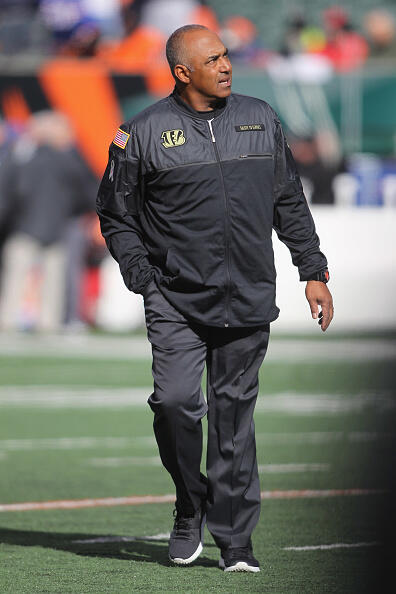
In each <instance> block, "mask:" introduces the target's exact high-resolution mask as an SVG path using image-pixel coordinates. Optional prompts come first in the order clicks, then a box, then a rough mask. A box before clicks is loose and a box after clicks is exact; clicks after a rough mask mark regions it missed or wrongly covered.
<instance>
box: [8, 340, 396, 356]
mask: <svg viewBox="0 0 396 594" xmlns="http://www.w3.org/2000/svg"><path fill="white" fill-rule="evenodd" d="M0 354H1V355H14V356H15V355H28V356H29V357H54V358H60V357H72V358H76V357H78V358H82V357H83V358H87V359H102V360H103V359H107V360H109V359H118V360H128V361H129V360H131V359H132V358H144V359H150V357H151V346H150V343H149V342H148V340H147V339H146V338H145V337H144V336H142V337H139V336H125V337H114V336H106V335H105V336H97V335H96V336H93V335H90V334H85V335H81V334H80V335H71V334H69V335H67V334H59V335H52V336H44V335H43V336H40V335H38V336H37V335H27V334H15V333H1V335H0ZM266 359H267V361H268V362H274V361H282V362H284V361H308V360H309V361H321V360H325V361H344V360H348V361H376V360H394V359H396V341H395V340H393V339H389V340H388V339H380V338H368V339H363V340H362V339H359V338H357V339H354V338H346V339H343V338H340V339H334V340H328V341H323V340H320V339H315V338H306V339H302V340H301V339H298V338H294V339H290V338H282V337H281V336H279V338H273V339H272V340H271V342H270V347H269V349H268V354H267V357H266Z"/></svg>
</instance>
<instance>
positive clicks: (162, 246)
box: [97, 25, 333, 572]
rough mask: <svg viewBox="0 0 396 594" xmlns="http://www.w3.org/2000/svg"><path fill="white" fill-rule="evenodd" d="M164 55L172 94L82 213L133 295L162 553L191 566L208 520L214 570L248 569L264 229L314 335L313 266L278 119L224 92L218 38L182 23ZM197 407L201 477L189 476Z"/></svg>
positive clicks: (267, 303) (225, 63) (323, 266)
mask: <svg viewBox="0 0 396 594" xmlns="http://www.w3.org/2000/svg"><path fill="white" fill-rule="evenodd" d="M166 51H167V58H168V61H169V65H170V68H171V71H172V74H173V76H174V78H175V82H176V84H175V89H174V91H173V93H172V94H171V95H170V96H169V97H167V98H165V99H162V100H161V101H159V102H157V103H155V104H154V105H152V106H151V107H149V108H147V109H145V110H144V111H143V112H141V113H139V114H138V115H137V116H135V117H134V118H132V119H131V120H130V121H128V122H126V123H125V124H123V125H122V126H121V127H120V129H119V130H118V131H117V133H116V135H115V138H114V141H113V142H112V144H111V145H110V154H109V162H108V165H107V168H106V171H105V173H104V176H103V180H102V182H101V185H100V189H99V193H98V201H97V211H98V214H99V217H100V221H101V228H102V233H103V236H104V237H105V239H106V243H107V246H108V248H109V250H110V252H111V254H112V255H113V256H114V258H115V259H116V260H117V261H118V263H119V265H120V270H121V273H122V275H123V278H124V281H125V284H126V286H127V287H128V288H129V289H130V290H131V291H134V292H135V293H142V294H143V296H144V304H145V315H146V325H147V333H148V338H149V340H150V342H151V345H152V354H153V377H154V391H153V393H152V394H151V396H150V398H149V400H148V402H149V405H150V407H151V408H152V410H153V412H154V431H155V436H156V439H157V443H158V448H159V452H160V456H161V460H162V463H163V465H164V466H165V468H166V469H167V471H168V472H169V473H170V475H171V477H172V479H173V481H174V483H175V488H176V517H175V521H174V526H173V531H172V533H171V537H170V542H169V557H170V559H171V561H173V562H174V563H176V564H178V565H187V564H189V563H191V562H192V561H194V560H195V559H196V558H197V557H198V555H199V554H200V553H201V551H202V544H203V539H202V534H203V527H204V524H205V522H207V526H208V529H209V531H210V532H211V534H212V535H213V538H214V540H215V542H216V544H217V546H218V547H219V548H220V550H221V556H220V567H222V568H223V569H224V570H225V571H251V572H257V571H259V563H258V561H257V560H256V559H255V558H254V556H253V549H252V542H251V534H252V532H253V529H254V527H255V526H256V524H257V521H258V518H259V513H260V485H259V479H258V471H257V461H256V446H255V435H254V422H253V411H254V406H255V402H256V398H257V392H258V372H259V368H260V365H261V363H262V361H263V359H264V356H265V353H266V350H267V345H268V339H269V330H270V322H273V321H274V320H275V319H276V318H277V317H278V314H279V310H278V308H277V306H276V304H275V276H276V272H275V267H274V257H273V250H272V240H271V233H272V229H273V228H274V229H275V231H276V232H277V234H278V237H279V238H280V240H281V241H283V242H284V243H285V244H286V245H287V247H288V248H289V250H290V253H291V257H292V261H293V264H294V265H295V266H297V267H298V271H299V275H300V280H301V281H307V284H306V289H305V291H306V297H307V300H308V302H309V306H310V309H311V313H312V317H313V318H318V321H319V323H320V324H321V328H322V330H326V329H327V327H328V326H329V324H330V322H331V319H332V316H333V305H332V298H331V294H330V292H329V290H328V288H327V286H326V283H327V281H328V278H329V276H328V271H327V261H326V258H325V256H324V255H323V254H322V253H321V251H320V249H319V239H318V236H317V235H316V232H315V226H314V223H313V220H312V216H311V214H310V211H309V208H308V206H307V203H306V200H305V197H304V194H303V190H302V186H301V182H300V179H299V176H298V173H297V171H296V167H295V164H294V161H293V157H292V155H291V152H290V149H289V147H288V145H287V142H286V140H285V137H284V134H283V130H282V127H281V124H280V122H279V119H278V117H277V114H276V113H275V112H274V111H273V109H272V108H271V107H270V106H269V105H268V104H267V103H266V102H265V101H261V100H259V99H255V98H252V97H247V96H244V95H238V94H232V93H231V74H232V68H231V64H230V60H229V57H228V53H227V49H226V48H225V47H224V45H223V43H222V42H221V40H220V39H219V38H218V37H217V35H215V34H214V33H212V32H211V31H209V30H208V29H207V28H205V27H202V26H199V25H188V26H185V27H182V28H180V29H178V30H176V31H175V32H174V33H173V34H172V35H171V36H170V38H169V40H168V42H167V48H166ZM319 306H320V307H319ZM319 309H321V311H319ZM205 364H206V366H207V401H205V398H204V396H203V393H202V391H201V379H202V374H203V371H204V367H205ZM205 414H207V416H208V448H207V477H205V476H204V475H203V474H201V473H200V464H201V454H202V427H201V419H202V417H204V415H205Z"/></svg>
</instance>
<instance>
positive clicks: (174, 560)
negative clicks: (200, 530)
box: [169, 542, 203, 565]
mask: <svg viewBox="0 0 396 594" xmlns="http://www.w3.org/2000/svg"><path fill="white" fill-rule="evenodd" d="M202 551H203V546H202V543H201V542H200V543H199V545H198V548H197V550H196V551H195V553H193V554H192V555H191V557H188V559H182V558H181V557H175V558H173V557H171V556H170V555H169V559H170V560H171V561H172V563H174V564H175V565H189V564H190V563H192V562H193V561H195V559H197V557H199V556H200V554H201V553H202Z"/></svg>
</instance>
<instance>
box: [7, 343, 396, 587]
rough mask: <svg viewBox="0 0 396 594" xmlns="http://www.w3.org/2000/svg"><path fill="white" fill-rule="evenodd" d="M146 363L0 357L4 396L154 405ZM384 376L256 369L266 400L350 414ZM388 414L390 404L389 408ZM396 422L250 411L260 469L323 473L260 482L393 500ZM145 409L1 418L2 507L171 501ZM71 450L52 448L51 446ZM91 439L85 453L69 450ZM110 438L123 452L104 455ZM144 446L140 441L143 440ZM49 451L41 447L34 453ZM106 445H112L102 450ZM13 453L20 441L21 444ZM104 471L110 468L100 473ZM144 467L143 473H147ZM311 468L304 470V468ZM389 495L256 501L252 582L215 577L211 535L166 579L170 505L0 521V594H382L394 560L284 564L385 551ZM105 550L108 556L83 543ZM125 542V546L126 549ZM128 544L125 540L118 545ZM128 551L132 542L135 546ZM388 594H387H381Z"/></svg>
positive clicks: (328, 369) (369, 416)
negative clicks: (301, 401)
mask: <svg viewBox="0 0 396 594" xmlns="http://www.w3.org/2000/svg"><path fill="white" fill-rule="evenodd" d="M150 366H151V365H150V361H148V360H146V359H133V360H131V361H122V360H110V359H109V360H106V359H105V360H100V361H97V360H95V359H94V358H92V359H84V360H79V359H77V358H75V359H74V358H64V359H62V358H61V357H54V358H52V357H46V356H42V357H39V356H31V357H28V356H23V357H18V356H17V355H13V356H1V357H0V385H1V386H3V387H7V386H20V389H21V391H22V392H23V393H29V392H28V390H29V387H30V386H34V385H36V386H39V385H47V386H53V387H54V388H56V387H57V386H62V387H65V389H70V391H73V390H76V389H77V388H78V390H79V391H80V390H82V396H81V397H82V398H83V397H84V393H85V392H86V393H88V392H89V390H90V389H91V388H92V387H94V386H97V387H101V388H109V399H111V396H112V389H113V390H117V389H118V388H127V387H135V388H136V387H140V388H145V389H147V394H149V393H150V383H151V371H150ZM393 368H394V364H393V363H392V362H386V361H382V362H381V361H380V362H375V363H374V362H364V363H359V362H356V361H354V362H352V361H344V362H341V363H336V362H326V361H324V362H323V363H322V364H317V363H316V364H313V363H310V362H309V361H307V362H305V363H303V364H301V363H300V364H298V365H297V364H293V363H287V364H282V363H276V362H274V363H265V364H264V365H263V368H262V371H261V391H262V394H263V396H261V398H264V399H266V398H267V399H271V398H272V396H271V395H272V394H276V393H283V392H288V393H291V394H292V395H293V394H296V395H297V396H298V395H299V394H300V395H303V394H308V395H309V394H311V395H313V401H314V400H315V395H316V394H328V395H329V397H330V401H331V395H332V394H334V398H335V397H336V395H337V397H342V399H343V401H345V403H348V402H352V401H353V400H354V399H356V398H358V397H359V395H360V394H361V393H366V392H371V393H374V394H378V399H379V401H380V398H381V397H382V395H383V394H387V395H388V396H389V394H390V393H391V391H392V389H393V379H394V378H393ZM391 402H392V401H391ZM393 412H394V408H392V407H391V408H389V406H388V407H383V406H380V405H377V404H376V398H374V400H373V402H372V403H371V404H367V405H365V406H362V407H357V408H353V407H346V408H345V410H341V409H337V410H335V411H332V410H331V408H325V409H323V410H322V411H319V412H313V411H312V410H306V411H305V412H302V411H300V412H299V414H296V412H295V411H293V410H292V409H290V410H289V409H287V408H285V409H284V410H280V409H277V408H276V407H275V408H273V409H267V410H262V409H260V408H258V409H257V411H256V433H257V450H258V462H259V465H263V466H267V465H271V464H276V465H280V464H308V465H309V464H322V465H325V466H324V467H323V468H324V469H323V470H316V471H311V470H309V469H307V470H306V471H304V472H297V471H296V472H286V471H285V472H263V473H262V474H261V485H262V489H265V490H290V489H347V488H371V489H388V488H390V487H391V486H392V485H391V479H392V473H391V471H392V470H393V466H394V465H393V457H394V448H393V445H394V443H393V436H394V420H395V419H394V414H393ZM151 436H152V413H151V411H150V410H149V408H148V407H147V406H143V405H135V406H127V407H124V408H123V407H121V406H118V407H114V408H112V407H111V406H110V407H106V408H104V407H101V406H97V407H94V406H91V407H86V408H80V407H75V408H73V407H71V406H70V407H69V406H66V405H65V406H63V407H61V408H53V407H46V406H45V404H42V405H40V406H28V405H27V406H25V405H23V406H22V405H18V406H15V405H13V404H12V403H11V404H8V405H7V406H6V405H4V406H3V407H2V409H1V415H0V473H1V477H2V480H1V481H0V501H1V502H2V503H11V502H23V501H47V500H56V499H66V498H70V499H82V498H85V497H110V496H115V497H117V496H124V495H132V494H136V495H138V494H142V495H144V494H148V493H151V494H164V493H172V483H171V481H170V479H169V477H168V476H167V474H166V472H165V471H164V470H163V469H162V467H161V466H160V465H155V461H154V463H153V462H152V461H153V458H155V457H156V456H157V450H156V446H155V444H154V443H153V442H152V440H151V439H150V437H151ZM66 437H67V438H70V440H69V445H67V446H65V445H63V447H62V445H61V442H59V441H58V440H59V439H60V438H66ZM82 437H86V438H92V440H91V441H87V442H86V444H85V446H84V445H81V443H79V442H78V441H73V439H77V438H82ZM108 438H118V439H119V441H114V442H109V441H108ZM142 438H143V439H142ZM43 439H44V440H53V441H42V440H43ZM106 439H107V441H106ZM22 440H29V441H28V442H27V441H22ZM109 460H110V462H109ZM145 461H147V463H146V462H145ZM307 468H308V467H307ZM391 513H392V499H391V498H390V496H389V495H388V494H386V493H385V494H376V495H370V496H365V495H362V496H354V497H352V496H349V497H328V498H316V499H269V500H264V501H263V505H262V514H261V518H260V522H259V525H258V527H257V529H256V530H255V532H254V536H253V541H254V549H255V553H256V556H257V557H258V558H259V559H260V561H261V564H262V571H261V572H260V574H257V575H244V574H232V575H227V574H224V573H223V572H221V571H220V570H219V569H218V567H217V563H218V556H219V555H218V550H217V548H216V547H215V545H214V543H213V540H212V539H211V537H210V535H209V534H208V533H207V535H206V536H207V538H206V544H205V548H204V552H203V554H202V555H201V557H200V558H199V559H198V560H197V562H196V563H195V564H194V565H193V566H191V567H186V568H177V567H170V566H169V563H168V559H167V541H166V538H162V539H159V540H150V539H149V538H147V537H150V536H153V535H158V534H164V533H167V532H169V530H170V528H171V518H172V505H170V504H156V505H139V506H124V507H123V506H120V507H113V508H105V507H103V508H95V509H76V510H46V511H29V512H0V558H1V569H0V592H1V593H7V594H8V593H9V594H25V593H26V594H33V593H47V592H48V593H51V594H52V593H62V594H68V593H73V594H86V593H90V592H94V593H96V594H101V593H106V594H107V593H109V594H110V593H111V594H119V593H124V592H125V593H127V592H128V593H129V592H183V593H184V592H186V593H189V592H192V593H193V592H194V593H195V592H197V593H200V592H202V593H204V592H205V593H206V592H223V593H234V592H239V591H240V592H271V593H276V594H278V593H279V594H283V593H287V594H289V593H290V594H294V593H295V594H301V593H304V594H305V593H309V594H310V593H348V594H353V593H355V592H356V593H359V594H360V593H366V592H367V593H368V592H381V594H382V592H386V585H385V583H384V582H385V579H386V577H387V565H386V555H387V554H390V551H391V546H389V543H388V544H387V546H385V545H384V544H382V545H377V546H367V547H354V548H340V549H331V550H306V551H292V550H285V549H286V548H287V547H293V546H294V547H301V546H315V545H320V544H334V543H349V544H356V543H373V542H374V541H375V542H382V543H386V542H387V541H386V539H387V537H388V536H390V537H392V535H393V528H394V524H393V523H392V517H391ZM108 536H113V537H114V536H115V537H120V538H118V540H117V539H116V540H114V539H113V541H108V540H107V541H106V542H102V543H100V542H91V543H89V542H76V541H88V540H91V541H92V540H94V539H98V538H105V537H108ZM121 537H124V540H122V539H121ZM125 537H126V538H127V540H125ZM132 537H133V538H134V540H131V539H132ZM389 591H391V590H389Z"/></svg>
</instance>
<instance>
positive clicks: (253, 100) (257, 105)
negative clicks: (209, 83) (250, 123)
mask: <svg viewBox="0 0 396 594" xmlns="http://www.w3.org/2000/svg"><path fill="white" fill-rule="evenodd" d="M230 99H231V101H232V105H234V106H235V107H244V108H251V109H257V110H261V111H263V112H268V113H270V114H275V111H274V110H273V109H272V107H271V105H270V104H269V103H267V101H264V100H263V99H258V97H250V96H249V95H241V94H240V93H232V95H231V97H230Z"/></svg>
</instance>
